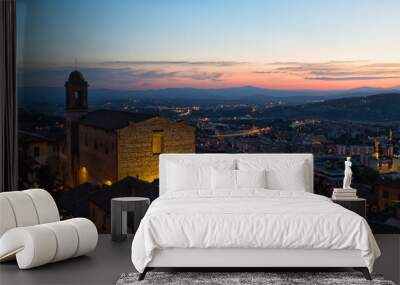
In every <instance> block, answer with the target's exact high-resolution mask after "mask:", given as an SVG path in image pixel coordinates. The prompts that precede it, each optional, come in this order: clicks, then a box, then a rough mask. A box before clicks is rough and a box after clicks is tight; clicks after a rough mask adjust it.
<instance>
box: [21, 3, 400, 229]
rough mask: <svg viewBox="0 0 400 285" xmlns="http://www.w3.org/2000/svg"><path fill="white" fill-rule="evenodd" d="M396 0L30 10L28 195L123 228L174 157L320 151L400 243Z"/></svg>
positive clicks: (326, 182) (374, 222)
mask: <svg viewBox="0 0 400 285" xmlns="http://www.w3.org/2000/svg"><path fill="white" fill-rule="evenodd" d="M399 10H400V3H399V1H397V0H389V1H384V2H382V1H379V2H378V1H374V0H364V1H362V3H361V1H358V0H351V1H314V0H310V1H302V2H301V4H300V3H298V1H295V0H283V1H260V0H251V1H247V0H234V1H228V0H216V1H215V0H205V1H194V0H193V1H179V0H168V1H164V0H155V1H146V0H137V1H130V0H122V1H118V2H115V1H106V0H100V1H99V0H73V1H62V0H36V1H27V0H26V1H25V0H17V14H18V15H17V16H18V19H17V24H18V26H17V30H18V31H17V32H18V59H17V61H18V103H19V160H20V164H19V167H20V178H19V183H20V188H21V189H22V188H24V189H25V188H32V187H40V188H45V189H47V190H48V191H49V192H50V193H51V194H52V195H53V197H54V198H55V199H56V201H57V204H58V206H59V208H60V209H61V213H62V216H63V218H67V217H71V216H84V217H88V218H90V219H92V220H93V221H94V222H95V224H96V226H97V227H98V229H99V231H101V232H109V231H110V199H111V198H113V197H118V196H146V197H150V198H151V199H155V198H156V197H157V195H158V156H159V154H160V153H166V152H183V153H188V152H189V153H190V152H197V153H202V152H203V153H204V152H225V153H284V152H291V153H303V152H307V153H313V154H314V157H315V169H314V177H315V192H317V193H319V194H321V195H326V196H331V194H332V191H333V188H334V187H340V186H341V185H342V182H343V171H344V161H345V159H346V157H348V156H351V161H352V171H353V174H352V178H353V179H352V187H353V188H356V189H357V191H358V192H357V193H358V195H359V196H360V197H363V198H365V199H367V213H368V214H367V215H368V221H369V223H370V225H371V227H372V229H373V230H374V231H375V232H382V233H394V232H397V233H399V232H400V123H399V122H400V57H399V53H398V51H399V50H400V38H399V37H398V27H399V26H400V18H399V17H398V15H397V11H399Z"/></svg>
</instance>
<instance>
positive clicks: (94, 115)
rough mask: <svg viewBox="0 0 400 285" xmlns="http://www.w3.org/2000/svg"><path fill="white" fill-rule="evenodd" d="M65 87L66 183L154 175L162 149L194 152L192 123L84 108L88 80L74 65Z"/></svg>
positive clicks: (148, 179) (151, 178) (106, 181)
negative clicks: (74, 69)
mask: <svg viewBox="0 0 400 285" xmlns="http://www.w3.org/2000/svg"><path fill="white" fill-rule="evenodd" d="M65 88H66V113H65V116H66V128H67V130H66V136H67V138H66V145H67V151H68V152H67V153H68V155H67V157H68V169H70V172H69V173H70V175H68V176H69V180H68V181H69V183H68V184H69V185H70V186H76V185H79V184H82V183H85V182H90V183H95V184H106V185H111V184H113V183H115V182H116V181H119V180H121V179H123V178H124V177H127V176H131V177H135V178H136V179H139V180H142V181H146V182H153V181H154V180H156V179H158V177H159V175H158V157H159V154H160V153H168V152H169V153H193V152H195V128H194V127H193V126H190V125H188V124H186V123H184V122H176V121H174V120H171V119H168V118H163V117H159V116H152V115H148V114H141V113H134V112H124V111H111V110H97V111H94V112H88V104H87V102H88V98H87V95H88V91H87V88H88V83H87V82H86V81H85V79H84V78H83V75H82V74H81V73H80V72H78V71H73V72H72V73H71V74H70V76H69V78H68V81H67V82H66V83H65Z"/></svg>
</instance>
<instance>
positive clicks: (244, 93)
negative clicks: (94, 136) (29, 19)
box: [18, 86, 400, 114]
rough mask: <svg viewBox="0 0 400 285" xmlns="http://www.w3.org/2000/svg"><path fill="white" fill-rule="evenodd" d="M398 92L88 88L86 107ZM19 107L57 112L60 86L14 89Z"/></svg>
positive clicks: (293, 99) (259, 101)
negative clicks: (110, 103)
mask: <svg viewBox="0 0 400 285" xmlns="http://www.w3.org/2000/svg"><path fill="white" fill-rule="evenodd" d="M389 92H400V89H399V90H397V89H380V88H369V87H364V88H357V89H351V90H344V91H315V90H276V89H265V88H257V87H253V86H243V87H234V88H220V89H199V88H167V89H158V90H110V89H89V107H91V108H96V107H97V106H99V105H101V104H104V103H106V102H118V103H123V102H128V101H130V100H137V101H138V103H140V104H152V105H171V104H173V105H191V104H193V105H194V104H196V105H204V106H207V105H210V104H227V103H247V104H262V103H265V102H271V101H283V102H285V103H287V104H304V103H310V102H316V101H322V100H327V99H334V98H349V97H359V96H368V95H372V94H378V93H389ZM18 98H19V104H20V107H22V108H26V109H32V110H36V111H42V112H50V113H54V114H61V113H62V112H63V111H64V104H65V90H64V88H63V87H24V88H20V89H19V90H18Z"/></svg>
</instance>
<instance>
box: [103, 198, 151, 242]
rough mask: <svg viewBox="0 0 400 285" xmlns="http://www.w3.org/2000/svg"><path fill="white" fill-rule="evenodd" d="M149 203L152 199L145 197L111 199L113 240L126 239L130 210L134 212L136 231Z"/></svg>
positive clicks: (134, 229) (134, 228)
mask: <svg viewBox="0 0 400 285" xmlns="http://www.w3.org/2000/svg"><path fill="white" fill-rule="evenodd" d="M149 205H150V199H149V198H144V197H119V198H113V199H112V200H111V239H112V240H113V241H124V240H125V239H126V236H127V233H128V227H127V213H128V212H133V215H134V224H133V232H134V233H135V232H136V230H137V228H138V227H139V224H140V221H141V220H142V218H143V217H144V214H145V213H146V211H147V208H148V207H149Z"/></svg>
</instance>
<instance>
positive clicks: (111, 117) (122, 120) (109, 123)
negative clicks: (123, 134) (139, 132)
mask: <svg viewBox="0 0 400 285" xmlns="http://www.w3.org/2000/svg"><path fill="white" fill-rule="evenodd" d="M153 117H155V116H154V115H149V114H143V113H133V112H124V111H111V110H97V111H94V112H90V113H89V114H88V115H86V116H85V117H84V118H82V119H81V120H80V123H81V124H83V125H86V126H91V127H95V128H99V129H105V130H115V129H121V128H125V127H126V126H128V125H129V122H134V123H137V122H141V121H145V120H148V119H150V118H153Z"/></svg>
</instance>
